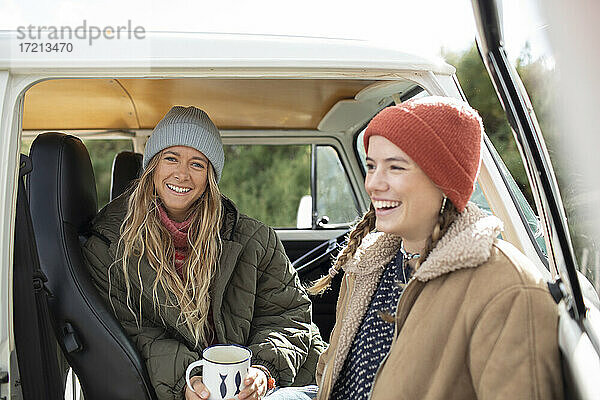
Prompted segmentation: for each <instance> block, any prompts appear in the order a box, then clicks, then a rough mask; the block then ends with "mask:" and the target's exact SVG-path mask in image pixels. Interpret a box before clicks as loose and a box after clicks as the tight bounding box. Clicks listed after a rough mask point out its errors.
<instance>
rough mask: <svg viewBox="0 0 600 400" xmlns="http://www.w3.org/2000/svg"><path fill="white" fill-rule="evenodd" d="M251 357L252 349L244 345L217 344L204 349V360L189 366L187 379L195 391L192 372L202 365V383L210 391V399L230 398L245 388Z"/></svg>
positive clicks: (221, 399) (189, 385)
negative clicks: (191, 377) (191, 381)
mask: <svg viewBox="0 0 600 400" xmlns="http://www.w3.org/2000/svg"><path fill="white" fill-rule="evenodd" d="M251 358H252V351H251V350H250V349H248V348H246V347H244V346H239V345H236V344H216V345H214V346H210V347H207V348H206V349H204V351H202V360H198V361H194V362H193V363H191V364H190V365H189V366H188V367H187V371H186V372H185V380H186V381H187V385H188V387H189V388H190V389H191V390H192V391H194V388H193V387H192V385H191V383H190V373H191V372H192V370H193V369H194V368H197V367H200V366H202V383H204V385H205V386H206V388H207V389H208V391H209V392H210V397H209V398H208V400H223V399H230V398H232V397H235V396H237V395H238V393H240V391H242V389H244V387H245V386H244V379H245V378H246V376H247V375H248V369H249V368H250V359H251Z"/></svg>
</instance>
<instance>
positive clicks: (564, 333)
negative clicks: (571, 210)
mask: <svg viewBox="0 0 600 400" xmlns="http://www.w3.org/2000/svg"><path fill="white" fill-rule="evenodd" d="M499 5H500V4H499V2H496V0H473V12H474V14H475V21H476V24H477V46H478V48H479V52H480V54H481V57H482V59H483V62H484V64H485V67H486V69H487V71H488V74H489V75H490V78H491V80H492V83H493V84H494V87H495V89H496V93H497V95H498V98H499V99H500V102H501V104H502V107H503V108H504V111H505V112H506V115H507V119H508V122H509V124H510V126H511V128H512V131H513V134H514V137H515V140H516V142H517V144H518V148H519V151H520V153H521V157H522V159H523V162H524V165H525V169H526V171H527V174H528V177H529V181H530V183H531V186H532V192H533V196H534V198H535V202H536V206H537V210H538V215H539V217H540V219H541V221H542V225H543V228H544V231H545V237H546V240H547V243H546V245H547V246H546V247H547V249H548V261H549V264H550V268H551V271H552V272H553V273H555V274H556V273H557V274H558V276H559V277H558V278H557V280H556V281H555V282H552V283H549V287H550V291H551V293H552V295H553V297H554V299H555V300H556V302H557V304H558V308H559V314H560V322H559V344H560V347H561V351H562V355H563V371H564V377H565V389H566V392H565V394H566V397H567V398H569V399H598V398H600V386H599V385H598V384H597V380H598V377H599V376H600V336H599V335H600V315H599V311H598V309H596V308H595V307H594V306H593V305H592V304H591V302H590V301H587V300H586V299H584V297H583V294H582V290H581V285H580V282H579V279H580V278H578V275H577V260H576V258H575V254H574V251H573V246H572V242H571V238H570V235H569V229H568V226H567V219H566V216H565V211H564V207H563V204H562V200H561V197H560V193H559V189H558V185H557V183H556V178H555V176H554V172H553V169H552V164H551V162H550V158H549V156H548V151H547V149H546V144H545V142H544V139H543V137H542V134H541V131H540V128H539V125H538V123H537V119H536V117H535V114H534V112H533V107H532V106H531V102H530V100H529V97H528V96H527V93H526V91H525V89H524V86H523V84H522V83H521V80H520V78H519V76H518V74H517V73H516V71H515V69H514V68H513V67H512V65H511V64H510V62H509V60H508V57H507V55H506V51H505V49H504V40H503V31H502V25H501V19H500V15H501V10H500V9H499V7H498V6H499Z"/></svg>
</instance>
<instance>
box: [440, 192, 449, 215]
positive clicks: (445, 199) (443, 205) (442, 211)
mask: <svg viewBox="0 0 600 400" xmlns="http://www.w3.org/2000/svg"><path fill="white" fill-rule="evenodd" d="M447 200H448V198H447V197H446V196H444V199H443V200H442V208H441V209H440V215H442V214H443V213H444V210H445V209H446V201H447Z"/></svg>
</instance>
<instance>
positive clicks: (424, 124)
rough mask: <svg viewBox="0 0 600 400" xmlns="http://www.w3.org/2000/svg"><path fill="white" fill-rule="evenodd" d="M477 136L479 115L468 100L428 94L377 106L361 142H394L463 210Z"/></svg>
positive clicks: (476, 161) (475, 163)
mask: <svg viewBox="0 0 600 400" xmlns="http://www.w3.org/2000/svg"><path fill="white" fill-rule="evenodd" d="M482 134H483V123H482V122H481V117H479V114H478V113H477V111H475V110H474V109H473V108H471V107H470V106H469V105H468V104H467V103H465V102H462V101H459V100H456V99H453V98H450V97H438V96H430V97H423V98H420V99H415V100H409V101H406V102H404V103H402V104H400V105H397V106H393V107H388V108H385V109H383V110H381V111H380V112H379V114H377V115H376V116H375V118H373V119H372V120H371V122H370V123H369V125H368V126H367V129H366V132H365V135H364V143H365V150H367V151H368V149H369V138H370V137H371V136H375V135H378V136H383V137H385V138H386V139H388V140H389V141H390V142H392V143H394V144H395V145H396V146H398V147H399V148H400V149H401V150H402V151H404V152H405V153H406V154H407V155H408V156H409V157H410V158H412V159H413V161H414V162H416V163H417V165H418V166H419V167H420V168H421V169H422V170H423V172H425V174H426V175H427V176H428V177H429V179H431V181H432V182H433V183H434V184H435V185H436V186H437V187H439V188H440V190H441V191H442V192H443V193H444V194H445V195H446V196H447V197H448V198H449V199H450V201H452V203H453V204H454V205H455V206H456V208H457V210H458V211H462V210H464V208H465V206H466V205H467V202H468V201H469V199H470V198H471V195H472V194H473V189H474V186H475V179H476V178H477V174H478V173H479V165H480V161H481V137H482Z"/></svg>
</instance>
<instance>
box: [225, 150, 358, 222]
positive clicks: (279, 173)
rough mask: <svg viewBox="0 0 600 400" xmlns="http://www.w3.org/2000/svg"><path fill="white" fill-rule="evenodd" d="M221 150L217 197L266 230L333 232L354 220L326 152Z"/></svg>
mask: <svg viewBox="0 0 600 400" xmlns="http://www.w3.org/2000/svg"><path fill="white" fill-rule="evenodd" d="M224 149H225V168H224V169H223V176H222V178H221V181H220V182H219V187H220V189H221V192H222V193H223V194H224V195H225V196H227V197H229V198H230V199H232V200H233V201H234V202H235V203H236V205H237V206H238V208H239V210H240V211H241V212H242V213H244V214H247V215H249V216H251V217H253V218H256V219H258V220H260V221H262V222H264V223H266V224H267V225H270V226H273V227H276V228H288V229H293V228H296V229H323V228H324V229H327V228H338V227H339V226H340V225H343V226H348V225H349V224H350V223H351V222H353V221H354V220H355V219H356V218H357V217H358V215H359V214H360V212H359V211H358V207H357V203H356V197H355V195H354V192H353V190H352V187H351V185H350V182H349V180H348V176H347V174H346V172H345V169H344V167H343V165H342V162H341V160H340V158H339V155H338V152H337V151H336V150H335V149H334V148H333V147H332V146H329V145H318V146H313V145H310V144H303V145H225V146H224ZM313 167H314V169H312V172H311V168H313ZM311 182H313V184H312V185H311ZM311 188H312V189H311ZM313 197H314V199H313Z"/></svg>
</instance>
